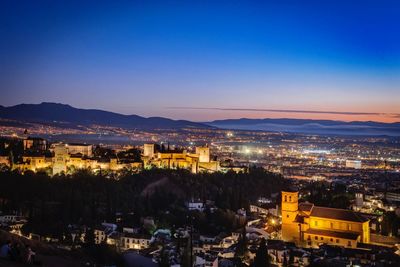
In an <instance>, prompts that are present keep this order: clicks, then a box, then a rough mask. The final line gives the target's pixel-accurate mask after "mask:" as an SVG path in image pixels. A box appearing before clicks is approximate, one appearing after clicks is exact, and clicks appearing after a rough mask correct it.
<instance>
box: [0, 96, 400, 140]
mask: <svg viewBox="0 0 400 267" xmlns="http://www.w3.org/2000/svg"><path fill="white" fill-rule="evenodd" d="M0 118H1V119H9V120H14V121H18V122H35V123H43V124H57V125H62V126H64V127H75V126H77V125H83V126H91V125H102V126H112V127H121V128H125V129H143V130H146V129H147V130H151V129H182V128H208V129H211V128H220V129H235V130H257V131H279V132H292V133H308V134H333V135H388V136H400V122H396V123H382V122H372V121H366V122H359V121H353V122H344V121H334V120H308V119H246V118H242V119H227V120H215V121H211V122H203V123H199V122H191V121H187V120H172V119H168V118H162V117H149V118H145V117H141V116H138V115H123V114H119V113H114V112H109V111H104V110H97V109H80V108H74V107H72V106H70V105H65V104H58V103H46V102H45V103H41V104H20V105H16V106H10V107H4V106H0ZM4 123H6V124H7V123H8V124H9V123H10V122H3V124H4Z"/></svg>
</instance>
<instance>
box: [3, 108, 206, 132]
mask: <svg viewBox="0 0 400 267" xmlns="http://www.w3.org/2000/svg"><path fill="white" fill-rule="evenodd" d="M0 118H3V119H12V120H18V121H24V122H38V123H54V122H57V123H67V124H72V125H85V126H89V125H93V124H98V125H106V126H113V127H121V128H127V129H156V128H168V129H169V128H176V129H179V128H187V127H190V128H212V126H208V125H205V124H201V123H196V122H191V121H186V120H172V119H167V118H162V117H149V118H145V117H141V116H138V115H123V114H119V113H114V112H109V111H104V110H97V109H80V108H74V107H72V106H70V105H65V104H58V103H47V102H43V103H41V104H20V105H16V106H11V107H3V106H0Z"/></svg>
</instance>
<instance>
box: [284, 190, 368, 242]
mask: <svg viewBox="0 0 400 267" xmlns="http://www.w3.org/2000/svg"><path fill="white" fill-rule="evenodd" d="M282 239H283V240H284V241H287V242H295V243H296V244H298V245H300V246H304V247H317V246H319V245H320V244H329V245H335V246H342V247H349V248H355V247H357V244H358V243H369V242H370V232H369V220H368V219H365V218H364V217H362V216H361V215H359V214H357V213H355V212H353V211H351V210H345V209H335V208H326V207H318V206H315V205H314V204H312V203H307V202H306V203H299V193H298V192H282Z"/></svg>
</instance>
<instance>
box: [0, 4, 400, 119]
mask: <svg viewBox="0 0 400 267" xmlns="http://www.w3.org/2000/svg"><path fill="white" fill-rule="evenodd" d="M80 2H84V1H79V2H78V1H76V2H74V1H4V0H3V1H1V3H0V23H1V24H0V34H1V38H0V86H1V92H2V93H1V98H0V104H1V105H6V106H8V105H14V104H18V103H40V102H42V101H52V102H62V103H67V104H71V105H73V106H76V107H82V108H101V109H106V110H112V111H116V112H121V113H126V114H133V113H135V114H139V115H145V116H167V117H172V118H185V119H192V120H208V119H214V118H228V117H230V118H237V117H307V118H310V117H312V118H340V119H349V120H353V119H355V120H365V119H373V120H383V121H392V120H398V119H396V118H395V116H397V115H396V114H398V113H400V2H399V1H368V0H364V1H274V2H275V3H269V2H266V1H254V2H252V1H220V2H219V1H181V2H178V1H160V2H151V1H142V3H140V2H136V3H132V2H131V1H126V2H123V1H109V2H105V1H93V2H88V1H86V2H84V3H80ZM111 2H119V3H111ZM217 2H218V3H217ZM261 2H263V3H262V4H261ZM300 2H301V4H299V3H300ZM177 107H186V109H180V108H177ZM188 107H190V108H198V107H201V108H219V109H218V110H215V109H201V110H200V109H187V108H188ZM233 108H234V109H235V110H232V109H233ZM236 109H240V110H236ZM250 109H252V110H250ZM255 109H256V110H255ZM265 109H269V110H270V109H274V110H278V111H279V110H281V109H285V110H287V109H293V110H307V111H308V110H313V111H319V110H321V111H339V112H349V111H351V112H368V113H371V112H374V113H385V114H383V115H377V116H374V117H371V115H370V114H365V115H352V117H351V118H350V117H349V115H348V114H343V115H338V114H329V113H322V114H318V113H301V112H300V113H296V112H291V113H286V112H271V111H266V110H265ZM386 113H391V114H392V115H388V114H386ZM394 113H395V114H394Z"/></svg>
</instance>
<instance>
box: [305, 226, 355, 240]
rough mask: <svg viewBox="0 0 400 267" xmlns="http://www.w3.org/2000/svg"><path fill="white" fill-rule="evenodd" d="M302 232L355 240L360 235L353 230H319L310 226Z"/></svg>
mask: <svg viewBox="0 0 400 267" xmlns="http://www.w3.org/2000/svg"><path fill="white" fill-rule="evenodd" d="M304 233H305V234H311V235H321V236H329V237H335V238H343V239H351V240H357V238H358V237H359V236H360V234H359V233H355V232H337V231H328V230H319V229H312V228H310V229H308V230H307V231H305V232H304Z"/></svg>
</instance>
